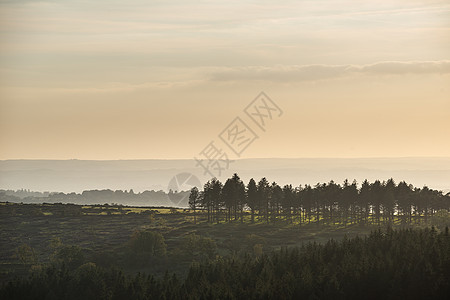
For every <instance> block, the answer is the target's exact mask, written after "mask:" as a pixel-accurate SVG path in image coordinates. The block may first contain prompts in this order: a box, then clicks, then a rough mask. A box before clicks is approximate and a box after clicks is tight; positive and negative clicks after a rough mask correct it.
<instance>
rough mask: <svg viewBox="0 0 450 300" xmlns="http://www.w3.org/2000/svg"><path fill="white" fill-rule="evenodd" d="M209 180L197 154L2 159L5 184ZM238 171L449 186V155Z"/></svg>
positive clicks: (72, 186) (282, 161)
mask: <svg viewBox="0 0 450 300" xmlns="http://www.w3.org/2000/svg"><path fill="white" fill-rule="evenodd" d="M182 172H188V173H192V174H194V175H196V176H197V177H198V178H199V179H200V181H201V182H202V183H203V182H205V181H206V180H208V179H209V177H208V176H205V175H204V174H203V173H204V172H203V170H202V169H201V168H200V167H197V166H196V162H195V160H193V159H142V160H74V159H71V160H0V189H13V190H16V189H22V188H23V189H30V190H33V191H41V192H43V191H52V192H55V191H61V192H66V193H67V192H81V191H83V190H90V189H112V190H116V189H122V190H129V189H134V190H135V191H144V190H164V191H167V187H168V183H169V181H170V180H171V178H172V177H173V176H175V175H177V174H178V173H182ZM234 172H236V173H238V174H239V175H240V177H241V178H242V179H243V180H244V181H248V179H249V178H250V177H253V178H255V179H256V178H257V179H259V178H261V177H266V178H267V179H268V180H269V181H276V182H277V183H279V184H285V183H293V184H295V185H299V184H315V183H317V182H328V181H330V180H334V181H336V182H342V181H343V180H344V179H346V178H347V179H349V180H353V179H356V180H357V181H358V182H361V181H362V180H363V179H368V180H372V181H373V180H376V179H380V180H385V179H388V178H391V177H392V178H394V179H395V180H396V181H397V182H398V181H401V180H405V181H406V182H408V183H411V184H413V185H415V186H418V187H421V186H423V185H428V186H429V187H430V188H433V189H438V190H443V191H450V158H445V157H444V158H427V157H416V158H408V157H400V158H253V159H239V160H235V161H234V162H232V163H231V164H230V167H229V169H228V170H227V171H225V172H223V174H222V175H221V176H218V178H219V179H220V180H225V179H226V178H227V177H229V176H231V175H232V173H234Z"/></svg>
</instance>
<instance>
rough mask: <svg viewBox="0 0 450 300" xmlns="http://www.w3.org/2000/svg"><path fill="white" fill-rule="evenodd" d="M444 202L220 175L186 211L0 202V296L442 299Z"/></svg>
mask: <svg viewBox="0 0 450 300" xmlns="http://www.w3.org/2000/svg"><path fill="white" fill-rule="evenodd" d="M449 198H450V197H449V195H443V194H442V193H441V192H439V191H434V190H431V189H428V188H427V187H424V188H421V189H419V188H414V187H412V186H410V185H408V184H406V183H404V182H400V183H399V184H395V183H394V182H393V180H388V181H385V182H380V181H375V182H374V183H368V182H367V181H365V182H363V183H362V185H361V187H359V188H358V186H357V185H356V183H352V184H350V183H348V182H347V181H346V182H344V183H343V184H342V185H340V184H336V183H334V182H330V183H328V184H317V185H316V186H313V187H311V186H304V187H301V186H300V187H296V188H293V187H292V186H290V185H286V186H284V187H280V186H278V185H277V184H276V183H272V184H269V183H268V182H267V180H265V179H264V178H263V179H261V180H260V181H259V182H258V183H256V182H255V181H254V180H250V182H249V183H248V184H247V185H245V184H244V183H243V182H242V181H241V180H240V179H239V177H238V176H237V175H234V176H233V177H232V178H230V179H228V180H227V181H226V182H225V183H224V184H222V183H220V182H219V181H218V180H216V179H213V180H211V181H209V182H207V183H206V184H205V186H204V188H203V189H201V190H198V189H196V188H193V189H192V190H191V192H190V197H189V202H190V206H191V208H190V209H176V208H167V207H158V208H149V207H127V206H123V205H85V206H81V205H74V204H58V203H51V204H50V203H47V204H19V203H6V202H3V203H0V214H1V218H0V228H1V229H2V230H1V233H0V245H1V247H0V258H1V265H0V286H1V288H0V298H5V299H159V298H162V299H164V298H166V299H189V298H191V299H210V298H222V299H252V298H254V299H261V298H266V299H268V298H270V299H280V298H287V299H289V298H295V299H298V298H308V299H344V298H345V299H347V298H359V299H360V298H364V299H380V298H386V299H389V298H393V299H394V298H395V299H398V298H411V299H422V298H427V299H432V298H434V299H439V298H445V297H443V296H448V293H449V282H450V278H449V270H450V262H449V255H450V248H449V236H448V227H447V226H449V225H450V214H449V208H450V207H449V204H450V200H449ZM101 200H103V201H104V200H106V199H101ZM104 202H109V201H104ZM430 228H431V229H430Z"/></svg>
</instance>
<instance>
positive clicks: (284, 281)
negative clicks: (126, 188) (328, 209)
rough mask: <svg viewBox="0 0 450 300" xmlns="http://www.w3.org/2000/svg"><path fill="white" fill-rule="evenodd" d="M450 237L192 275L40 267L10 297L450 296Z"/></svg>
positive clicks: (368, 245) (419, 236)
mask: <svg viewBox="0 0 450 300" xmlns="http://www.w3.org/2000/svg"><path fill="white" fill-rule="evenodd" d="M449 279H450V236H449V232H448V227H447V228H446V230H445V232H441V233H437V232H436V230H435V229H434V228H432V229H431V230H428V229H426V230H399V231H393V230H391V229H388V230H387V231H386V232H383V231H381V230H378V231H374V232H372V233H371V234H370V235H369V236H368V237H364V238H359V237H355V238H352V239H347V238H344V239H343V240H342V241H340V242H337V241H334V240H330V241H328V242H327V243H325V244H323V245H320V244H316V243H314V244H311V243H310V244H307V245H305V246H302V247H301V248H294V249H282V250H281V251H278V252H275V253H272V254H270V255H259V256H256V257H255V256H249V255H247V256H245V257H243V258H227V259H218V260H215V261H211V262H209V263H206V264H202V265H200V264H194V265H192V266H191V268H190V270H189V273H188V275H187V276H186V278H180V277H178V276H176V275H169V274H168V273H166V274H165V275H164V276H163V277H161V278H155V277H154V276H152V275H143V274H140V273H138V274H136V275H132V276H127V275H125V274H124V273H123V272H122V271H118V270H116V269H105V268H101V267H98V266H96V265H95V264H94V263H86V264H83V265H81V266H79V267H78V268H76V269H73V268H70V267H66V265H64V264H63V265H62V266H59V267H56V266H50V267H47V268H35V269H34V270H33V271H32V273H31V275H30V276H29V277H28V278H26V279H22V280H16V281H14V282H10V283H8V284H7V285H4V286H3V287H2V288H1V290H0V296H1V297H3V298H4V299H302V298H306V299H448V296H450V280H449Z"/></svg>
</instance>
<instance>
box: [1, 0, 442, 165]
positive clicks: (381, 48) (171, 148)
mask: <svg viewBox="0 0 450 300" xmlns="http://www.w3.org/2000/svg"><path fill="white" fill-rule="evenodd" d="M280 2H281V3H280ZM0 31H1V32H0V34H1V35H0V159H15V158H45V159H70V158H77V159H135V158H192V157H193V156H195V155H198V154H199V152H200V151H202V150H203V149H204V148H205V146H206V145H208V143H210V142H211V141H214V142H215V143H216V144H217V146H219V147H221V148H223V150H226V151H228V153H229V154H230V157H232V158H236V157H235V156H233V155H232V152H231V151H230V150H229V149H227V146H226V145H224V144H223V143H222V142H221V140H220V139H219V137H218V135H219V133H221V132H222V130H224V129H225V127H226V126H227V125H228V124H229V123H230V122H231V121H232V120H233V119H235V118H236V117H238V116H239V117H241V119H242V120H243V121H244V122H246V124H248V126H250V127H251V128H252V129H253V130H254V132H255V133H256V134H257V135H258V136H259V138H258V139H256V140H255V141H254V142H253V143H252V144H251V145H249V147H248V148H247V149H245V151H244V152H243V153H242V156H241V157H245V158H250V157H380V156H390V157H395V156H450V55H449V54H450V2H449V1H448V0H446V1H425V0H423V1H414V0H413V1H411V0H404V1H403V0H402V1H399V0H397V1H395V0H394V1H360V0H355V1H351V0H344V1H340V0H330V1H328V0H319V1H318V0H314V1H279V2H277V1H243V0H240V1H189V0H184V1H138V0H131V1H111V0H90V1H80V0H78V1H70V0H66V1H62V0H61V1H18V0H14V1H0ZM260 91H264V92H265V93H266V94H267V95H268V96H269V97H271V99H272V100H273V101H274V102H275V103H276V104H277V105H278V106H279V107H280V108H281V109H282V110H283V114H282V115H281V116H280V117H279V118H275V119H274V120H272V121H271V122H270V123H268V124H267V130H266V132H263V131H261V130H260V129H259V128H258V127H257V126H256V125H255V124H254V123H252V121H251V120H250V119H248V117H247V116H246V115H245V114H244V112H243V110H244V108H245V107H246V106H247V104H249V103H250V102H251V101H252V100H253V99H254V98H255V97H256V96H257V95H258V94H259V92H260Z"/></svg>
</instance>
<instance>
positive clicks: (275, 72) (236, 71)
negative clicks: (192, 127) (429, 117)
mask: <svg viewBox="0 0 450 300" xmlns="http://www.w3.org/2000/svg"><path fill="white" fill-rule="evenodd" d="M448 73H450V61H448V60H444V61H408V62H402V61H386V62H378V63H374V64H368V65H295V66H274V67H261V66H252V67H236V68H225V69H222V70H221V71H216V72H213V73H211V74H210V77H209V79H210V80H211V81H243V80H245V81H272V82H302V81H316V80H324V79H334V78H340V77H344V76H350V75H354V74H366V75H404V74H448Z"/></svg>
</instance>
